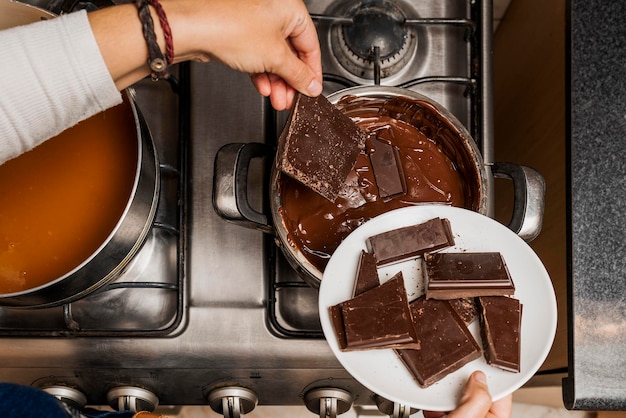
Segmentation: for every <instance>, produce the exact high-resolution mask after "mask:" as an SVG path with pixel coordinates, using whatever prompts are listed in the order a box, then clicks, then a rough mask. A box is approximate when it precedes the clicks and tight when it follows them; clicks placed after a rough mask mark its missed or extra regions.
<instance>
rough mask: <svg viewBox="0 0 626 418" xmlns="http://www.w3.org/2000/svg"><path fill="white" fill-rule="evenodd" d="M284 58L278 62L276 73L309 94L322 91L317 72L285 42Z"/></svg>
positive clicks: (300, 90)
mask: <svg viewBox="0 0 626 418" xmlns="http://www.w3.org/2000/svg"><path fill="white" fill-rule="evenodd" d="M282 56H283V59H281V60H280V62H278V63H277V65H276V66H275V68H274V70H273V71H271V72H272V73H274V74H275V75H277V76H279V77H280V78H282V79H283V80H284V81H285V82H286V83H287V84H288V85H290V86H291V87H293V88H294V89H295V90H297V91H299V92H300V93H302V94H306V95H307V96H318V95H320V94H321V93H322V89H323V87H322V83H321V80H320V79H319V77H318V75H317V74H316V72H315V71H314V70H313V69H312V68H311V67H310V66H309V65H307V64H306V62H305V61H303V60H302V59H300V58H299V57H298V56H297V55H296V54H295V53H294V51H293V50H292V49H291V48H289V46H288V45H287V44H285V51H284V52H283V54H282Z"/></svg>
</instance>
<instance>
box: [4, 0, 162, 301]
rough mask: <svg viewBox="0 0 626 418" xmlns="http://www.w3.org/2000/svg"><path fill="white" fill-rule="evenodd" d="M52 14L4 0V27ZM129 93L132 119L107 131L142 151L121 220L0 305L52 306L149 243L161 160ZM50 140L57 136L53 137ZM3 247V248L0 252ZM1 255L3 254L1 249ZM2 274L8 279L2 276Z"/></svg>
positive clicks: (126, 107)
mask: <svg viewBox="0 0 626 418" xmlns="http://www.w3.org/2000/svg"><path fill="white" fill-rule="evenodd" d="M53 17H54V15H53V14H51V13H49V12H47V11H45V10H41V9H38V8H36V7H32V6H29V5H25V4H21V3H16V2H11V1H7V0H0V29H6V28H10V27H13V26H18V25H24V24H28V23H32V22H36V21H39V20H46V19H50V18H53ZM124 98H125V100H124V103H123V104H122V105H120V106H119V107H117V108H115V111H116V112H126V113H125V114H126V118H125V120H128V121H129V123H127V124H125V125H124V126H108V125H107V128H106V129H107V131H108V130H109V128H110V132H108V133H107V134H106V135H123V136H124V138H127V139H128V140H129V141H130V146H129V149H130V150H131V151H132V153H133V154H136V156H137V158H136V161H135V162H133V161H132V160H131V162H130V165H129V166H130V170H129V173H130V177H131V178H129V179H128V183H127V184H128V189H130V196H129V197H128V200H127V201H124V200H122V202H121V203H120V204H119V211H120V213H121V214H122V215H121V217H120V218H119V219H118V220H117V223H115V222H113V223H115V225H114V227H113V228H112V231H111V232H110V233H109V235H108V236H106V238H105V239H103V241H102V243H101V244H100V245H99V247H98V248H97V249H96V250H95V251H94V252H93V253H92V254H91V255H89V256H88V257H86V258H85V259H84V260H83V261H82V262H80V263H79V264H78V265H76V266H75V267H74V268H72V269H70V270H69V271H67V272H66V273H64V274H61V275H60V276H58V277H53V278H52V279H51V280H50V281H47V282H46V283H43V284H39V285H37V286H36V287H33V288H25V289H23V290H19V291H13V292H12V293H0V305H3V306H11V307H20V308H31V307H51V306H57V305H60V304H63V303H67V302H71V301H73V300H76V299H79V298H81V297H83V296H85V295H87V294H89V293H91V292H93V291H95V290H96V289H98V288H100V287H102V286H103V285H105V284H106V283H108V282H110V281H111V280H113V279H115V278H116V277H117V276H119V274H120V273H121V272H122V271H123V269H124V268H125V266H126V265H127V264H128V262H129V261H130V260H131V259H132V257H133V256H134V255H135V254H136V253H137V251H138V250H139V249H140V248H141V246H142V244H143V243H144V241H145V238H146V237H147V235H148V232H149V231H150V228H151V226H152V221H153V219H154V214H155V212H156V207H157V203H158V194H159V170H158V161H157V156H156V153H155V150H154V143H153V141H152V138H151V136H150V132H149V131H148V128H147V126H146V124H145V121H144V120H143V117H142V116H141V114H140V112H139V110H138V109H137V107H136V105H135V103H134V101H133V98H132V92H131V91H130V90H127V91H125V92H124ZM107 112H109V111H106V112H104V113H103V114H100V115H99V116H100V117H107V115H109V116H111V114H108V113H107ZM96 116H98V115H96ZM133 121H134V122H133ZM107 123H108V124H109V125H110V124H115V122H114V119H113V118H109V122H107ZM107 123H105V125H106V124H107ZM71 129H75V128H70V130H71ZM50 141H54V139H52V140H50ZM46 144H47V143H46ZM46 144H44V145H46ZM32 152H34V151H32ZM19 158H22V156H20V157H17V159H19ZM52 158H54V157H52ZM133 166H134V168H133ZM112 169H113V170H115V169H117V167H115V166H114V167H112ZM73 170H74V167H73V165H68V166H67V167H66V169H65V168H64V171H67V173H70V175H76V176H80V175H81V174H80V172H75V173H72V171H73ZM133 171H134V173H133ZM9 174H10V173H9ZM102 175H106V173H102ZM4 178H5V180H6V181H12V180H11V179H12V178H13V179H15V177H12V176H10V175H7V176H6V177H4ZM35 186H36V185H35ZM56 203H58V202H56ZM99 204H100V205H111V202H106V201H105V202H99ZM38 210H41V211H42V212H43V211H46V210H47V208H46V207H41V208H38ZM87 228H88V226H87ZM1 232H2V231H0V233H1ZM3 250H4V249H0V252H1V251H3ZM59 252H60V253H62V252H63V248H60V249H59ZM0 256H2V254H1V253H0ZM0 259H2V257H0ZM2 267H5V266H0V272H2ZM0 280H3V278H2V277H1V276H0Z"/></svg>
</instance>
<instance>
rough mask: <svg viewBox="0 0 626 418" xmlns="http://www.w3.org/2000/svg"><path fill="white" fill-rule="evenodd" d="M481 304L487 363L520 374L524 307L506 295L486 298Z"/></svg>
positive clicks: (479, 299)
mask: <svg viewBox="0 0 626 418" xmlns="http://www.w3.org/2000/svg"><path fill="white" fill-rule="evenodd" d="M478 302H479V304H480V307H481V310H482V313H481V317H480V318H481V337H482V340H483V348H484V351H485V360H487V363H488V364H490V365H492V366H494V367H498V368H500V369H503V370H508V371H510V372H519V371H520V351H521V338H520V333H521V326H522V304H521V303H520V302H519V300H517V299H515V298H511V297H507V296H483V297H479V298H478Z"/></svg>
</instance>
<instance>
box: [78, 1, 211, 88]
mask: <svg viewBox="0 0 626 418" xmlns="http://www.w3.org/2000/svg"><path fill="white" fill-rule="evenodd" d="M162 4H163V6H164V8H165V10H166V13H167V18H168V21H169V24H170V25H171V29H172V33H173V39H174V51H175V56H174V62H175V63H177V62H181V61H186V60H189V59H196V60H203V61H206V60H208V58H203V55H202V54H198V53H191V52H190V47H189V44H190V43H189V41H188V36H187V35H186V33H187V30H185V28H184V23H183V22H184V20H185V18H184V16H183V15H184V12H183V10H184V7H180V6H178V5H176V4H175V2H165V1H164V2H162ZM150 11H151V15H152V20H153V22H154V32H155V34H156V39H157V43H158V44H159V47H160V49H161V51H165V37H164V35H163V29H162V27H161V25H160V23H159V19H158V17H157V14H156V12H155V10H154V9H153V8H152V7H150ZM89 22H90V25H91V28H92V31H93V34H94V37H95V38H96V42H97V43H98V48H99V49H100V53H101V54H102V57H103V59H104V61H105V63H106V65H107V68H108V69H109V73H110V74H111V77H112V78H113V81H114V82H115V85H116V86H117V88H118V89H120V90H122V89H124V88H126V87H128V86H130V85H132V84H133V83H135V82H137V81H139V80H141V79H142V78H144V77H145V76H147V75H148V74H150V69H149V67H148V55H149V54H148V47H147V44H146V40H145V38H144V36H143V32H142V28H141V21H140V19H139V16H138V12H137V7H135V5H134V4H125V5H120V6H115V7H109V8H106V9H102V10H98V11H95V12H92V13H89ZM120 34H124V36H120ZM204 57H206V56H204Z"/></svg>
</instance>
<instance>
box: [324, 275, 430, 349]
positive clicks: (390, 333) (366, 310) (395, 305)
mask: <svg viewBox="0 0 626 418" xmlns="http://www.w3.org/2000/svg"><path fill="white" fill-rule="evenodd" d="M329 310H330V315H331V320H332V322H333V326H334V328H335V333H336V335H337V341H338V342H339V347H340V348H341V349H342V350H344V351H349V350H365V349H381V348H395V347H407V348H414V349H417V348H419V347H420V344H419V341H418V340H417V338H416V337H415V330H414V328H413V321H412V318H411V311H410V310H409V303H408V300H407V294H406V289H405V288H404V279H403V277H402V273H401V272H400V273H398V274H396V275H395V276H393V277H392V278H391V279H389V280H388V281H387V282H385V283H383V284H381V285H380V286H377V287H375V288H373V289H371V290H368V291H367V292H365V293H362V294H360V295H359V296H355V297H353V298H352V299H348V300H346V301H345V302H342V303H340V304H337V305H334V306H331V307H330V308H329Z"/></svg>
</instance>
